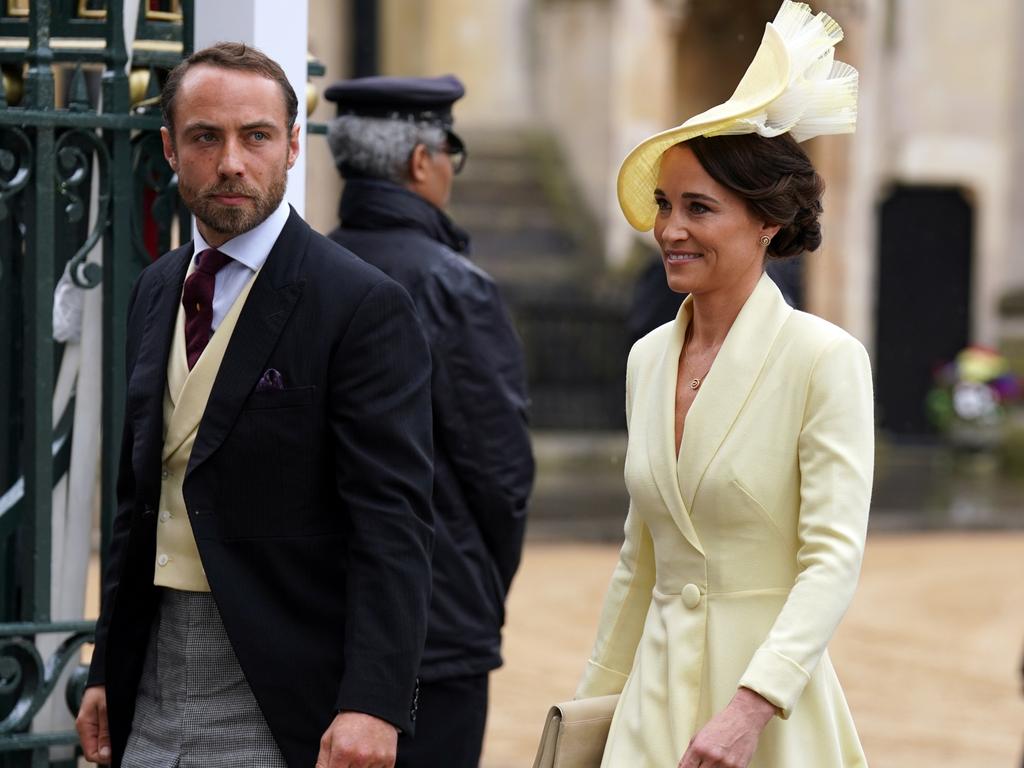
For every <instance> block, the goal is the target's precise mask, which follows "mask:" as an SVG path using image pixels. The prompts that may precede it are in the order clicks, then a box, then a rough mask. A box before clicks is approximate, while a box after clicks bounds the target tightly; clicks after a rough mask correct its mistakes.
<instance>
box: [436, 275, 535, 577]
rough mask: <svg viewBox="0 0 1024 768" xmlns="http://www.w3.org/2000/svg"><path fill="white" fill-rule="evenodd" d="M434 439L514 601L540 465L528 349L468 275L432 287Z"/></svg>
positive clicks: (483, 286)
mask: <svg viewBox="0 0 1024 768" xmlns="http://www.w3.org/2000/svg"><path fill="white" fill-rule="evenodd" d="M421 297H422V298H421V300H420V301H421V306H420V307H419V311H420V313H421V315H422V316H423V318H424V325H425V327H426V328H427V329H428V330H427V332H428V333H429V334H431V335H432V336H433V338H432V339H431V348H432V350H433V352H434V355H433V360H432V362H433V366H434V372H433V403H434V409H435V413H434V432H435V439H436V441H437V444H438V445H439V452H443V453H444V455H445V456H447V457H448V458H449V459H450V460H451V462H452V466H453V469H454V477H455V479H456V482H457V483H458V485H459V487H460V489H461V491H462V493H463V496H464V498H465V499H466V502H467V505H468V508H469V509H470V510H471V512H472V514H473V516H474V518H475V521H476V525H477V526H478V527H479V529H480V532H481V534H482V537H483V540H484V543H485V545H486V547H487V549H488V551H489V552H490V555H491V557H492V558H493V559H494V562H495V564H496V566H497V569H498V573H499V575H500V577H501V581H502V586H503V587H504V589H505V590H506V591H507V590H508V588H509V585H510V584H511V583H512V577H513V576H514V575H515V572H516V569H517V568H518V567H519V559H520V556H521V553H522V545H523V535H524V533H525V530H526V504H527V500H528V498H529V495H530V490H531V488H532V486H533V477H534V460H533V451H532V449H531V446H530V435H529V432H528V431H527V419H526V409H527V405H528V402H529V401H528V398H527V393H526V366H525V363H524V360H523V352H522V347H521V345H520V343H519V338H518V337H517V335H516V332H515V329H514V328H513V326H512V321H511V319H510V318H509V316H508V313H507V311H506V310H505V306H504V304H503V302H502V300H501V296H500V294H499V292H498V287H497V285H495V283H494V281H493V280H491V279H490V278H489V277H488V276H487V275H485V274H484V273H482V272H480V271H479V270H477V269H475V268H473V267H472V266H469V267H468V268H461V269H457V268H455V266H454V265H451V264H449V265H447V266H445V265H442V266H440V267H439V270H438V271H436V272H434V273H433V274H431V275H430V276H429V277H428V278H427V283H426V284H425V285H424V290H423V292H422V294H421Z"/></svg>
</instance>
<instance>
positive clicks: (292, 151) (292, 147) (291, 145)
mask: <svg viewBox="0 0 1024 768" xmlns="http://www.w3.org/2000/svg"><path fill="white" fill-rule="evenodd" d="M298 158H299V124H298V123H296V124H295V125H293V126H292V133H291V136H289V137H288V170H291V168H292V166H293V165H295V161H296V160H298Z"/></svg>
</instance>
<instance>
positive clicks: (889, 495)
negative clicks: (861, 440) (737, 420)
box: [528, 432, 1024, 542]
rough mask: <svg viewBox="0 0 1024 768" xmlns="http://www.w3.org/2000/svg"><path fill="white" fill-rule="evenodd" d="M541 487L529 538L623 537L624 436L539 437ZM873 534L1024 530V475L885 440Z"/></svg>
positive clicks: (993, 463)
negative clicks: (878, 531) (927, 531)
mask: <svg viewBox="0 0 1024 768" xmlns="http://www.w3.org/2000/svg"><path fill="white" fill-rule="evenodd" d="M533 438H534V450H535V453H536V455H537V485H536V489H535V492H534V495H533V498H532V499H531V505H530V527H529V531H528V535H529V536H530V538H531V539H533V540H543V541H564V540H571V541H595V542H596V541H604V542H614V541H617V540H619V539H620V538H621V535H622V521H623V519H624V518H625V514H626V509H627V507H628V505H629V499H628V496H627V495H626V490H625V487H624V486H623V481H622V466H623V462H624V460H625V453H626V435H625V433H624V432H537V433H534V435H533ZM870 520H871V523H870V524H871V528H872V530H886V531H918V530H949V529H954V530H993V529H998V530H1006V529H1024V477H1016V478H1015V477H1012V476H1009V475H1008V474H1007V473H1006V472H1004V471H1002V469H1001V467H1000V464H999V462H998V459H997V458H996V457H994V456H992V455H988V454H967V453H956V452H953V451H951V450H949V449H948V448H946V447H945V446H943V445H941V444H939V443H932V444H903V445H900V444H893V443H890V442H888V441H885V440H881V439H880V440H879V443H878V451H877V460H876V465H875V485H874V490H873V494H872V508H871V518H870Z"/></svg>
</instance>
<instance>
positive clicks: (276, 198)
mask: <svg viewBox="0 0 1024 768" xmlns="http://www.w3.org/2000/svg"><path fill="white" fill-rule="evenodd" d="M287 184H288V169H287V168H283V169H282V171H281V173H280V174H279V175H277V176H275V177H274V178H273V179H272V180H271V182H270V185H269V186H268V187H267V189H266V190H265V191H263V190H260V189H258V188H257V187H254V186H251V185H249V184H246V183H245V182H243V181H224V182H220V183H218V184H214V185H211V186H209V187H206V188H204V189H196V188H195V187H193V186H192V185H191V184H189V183H188V182H187V181H185V179H183V178H182V177H181V176H180V175H179V176H178V194H180V195H181V199H182V200H183V201H184V203H185V205H186V206H188V209H189V210H190V211H192V213H193V214H195V217H196V218H197V219H199V221H201V222H202V223H203V224H205V225H206V226H207V227H209V228H210V229H212V230H214V231H215V232H218V233H220V234H222V235H227V236H228V237H229V238H232V237H235V236H237V235H240V234H242V233H243V232H248V231H249V230H250V229H253V228H255V227H257V226H259V225H260V224H262V223H263V222H264V221H265V220H266V218H267V217H268V216H269V215H270V214H271V213H273V212H274V211H275V210H276V209H277V207H278V206H279V205H280V204H281V200H283V199H284V191H285V187H286V186H287ZM215 195H239V196H244V197H248V198H250V200H251V201H252V204H251V205H237V206H236V205H224V204H222V203H218V202H217V201H216V200H215V199H214V196H215Z"/></svg>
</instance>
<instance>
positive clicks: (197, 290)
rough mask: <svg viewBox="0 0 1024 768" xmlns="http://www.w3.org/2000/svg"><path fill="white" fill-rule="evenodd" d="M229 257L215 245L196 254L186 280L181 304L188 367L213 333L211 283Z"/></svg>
mask: <svg viewBox="0 0 1024 768" xmlns="http://www.w3.org/2000/svg"><path fill="white" fill-rule="evenodd" d="M229 261H231V257H230V256H228V255H227V254H224V253H221V252H220V251H218V250H217V249H216V248H207V249H206V250H205V251H200V252H199V253H198V254H197V255H196V269H195V272H193V273H192V274H191V275H189V276H188V278H187V279H186V280H185V287H184V289H182V292H181V304H182V306H183V307H184V308H185V355H186V357H187V358H188V369H189V370H190V371H191V370H192V368H193V367H194V366H195V364H196V361H197V360H199V356H200V355H201V354H203V350H204V349H206V345H207V344H209V343H210V334H211V333H213V286H214V282H215V281H216V279H217V273H218V272H220V270H221V268H222V267H223V266H224V265H225V264H227V263H228V262H229Z"/></svg>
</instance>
